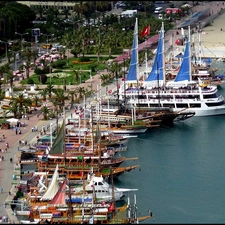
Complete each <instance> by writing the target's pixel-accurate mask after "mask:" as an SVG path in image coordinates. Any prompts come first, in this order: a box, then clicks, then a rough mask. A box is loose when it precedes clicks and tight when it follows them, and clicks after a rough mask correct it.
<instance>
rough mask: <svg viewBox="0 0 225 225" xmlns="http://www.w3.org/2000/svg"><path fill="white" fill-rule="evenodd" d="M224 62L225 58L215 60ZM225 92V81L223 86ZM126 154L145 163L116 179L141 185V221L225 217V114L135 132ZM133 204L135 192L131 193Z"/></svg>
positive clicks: (126, 185) (217, 220) (118, 183)
mask: <svg viewBox="0 0 225 225" xmlns="http://www.w3.org/2000/svg"><path fill="white" fill-rule="evenodd" d="M215 65H216V66H217V67H219V68H222V67H224V66H225V63H222V62H216V63H214V65H212V66H215ZM219 90H220V92H221V93H222V94H223V96H225V84H223V85H222V86H221V87H220V88H219ZM121 155H124V156H127V157H136V156H137V157H138V160H137V161H136V162H133V161H132V162H126V163H124V164H123V165H131V164H132V165H134V164H139V165H140V168H138V169H135V170H132V171H130V172H127V173H124V174H122V175H121V176H119V178H118V179H117V180H115V182H114V184H115V185H116V186H118V187H124V188H137V189H139V190H138V191H137V192H135V193H136V196H137V206H138V216H145V215H148V210H151V211H152V212H153V214H154V220H153V219H148V220H146V221H144V222H141V223H142V224H149V223H151V224H152V223H157V224H162V223H165V224H170V223H171V224H175V223H177V224H178V223H183V224H185V223H187V224H190V223H192V224H193V223H199V224H206V223H208V224H209V223H213V224H221V223H225V163H224V159H225V115H224V116H212V117H192V118H190V119H188V120H186V121H180V122H176V123H174V124H173V125H171V126H163V127H158V128H153V129H152V130H150V131H149V132H148V133H145V134H141V135H138V137H137V138H131V139H130V140H129V142H128V149H127V151H126V152H122V153H121ZM129 196H130V199H131V202H132V204H133V193H130V194H129Z"/></svg>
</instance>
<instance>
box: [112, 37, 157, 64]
mask: <svg viewBox="0 0 225 225" xmlns="http://www.w3.org/2000/svg"><path fill="white" fill-rule="evenodd" d="M158 41H159V34H156V35H154V36H152V37H150V38H149V39H147V40H146V41H144V42H142V43H141V44H139V45H138V51H142V50H144V49H145V48H149V47H151V46H152V45H153V44H156V43H157V42H158ZM130 56H131V50H130V51H129V53H124V54H122V55H120V56H118V57H116V58H115V59H114V61H116V62H121V61H123V59H127V58H129V57H130Z"/></svg>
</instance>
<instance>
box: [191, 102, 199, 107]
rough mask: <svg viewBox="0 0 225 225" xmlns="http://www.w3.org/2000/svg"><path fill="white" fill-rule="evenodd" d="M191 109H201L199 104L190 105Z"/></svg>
mask: <svg viewBox="0 0 225 225" xmlns="http://www.w3.org/2000/svg"><path fill="white" fill-rule="evenodd" d="M191 108H201V104H200V103H195V104H191Z"/></svg>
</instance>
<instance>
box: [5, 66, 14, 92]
mask: <svg viewBox="0 0 225 225" xmlns="http://www.w3.org/2000/svg"><path fill="white" fill-rule="evenodd" d="M5 77H6V83H8V82H9V86H10V89H11V92H13V81H14V75H13V72H12V70H8V71H6V72H5Z"/></svg>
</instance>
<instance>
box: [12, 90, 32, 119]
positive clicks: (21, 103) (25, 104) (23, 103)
mask: <svg viewBox="0 0 225 225" xmlns="http://www.w3.org/2000/svg"><path fill="white" fill-rule="evenodd" d="M9 105H12V106H14V105H16V106H17V109H18V117H19V118H21V115H22V114H24V115H25V114H26V112H28V111H29V110H30V107H31V106H32V100H31V99H30V98H26V97H25V96H24V94H18V96H16V97H13V98H12V99H11V100H10V102H9Z"/></svg>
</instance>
